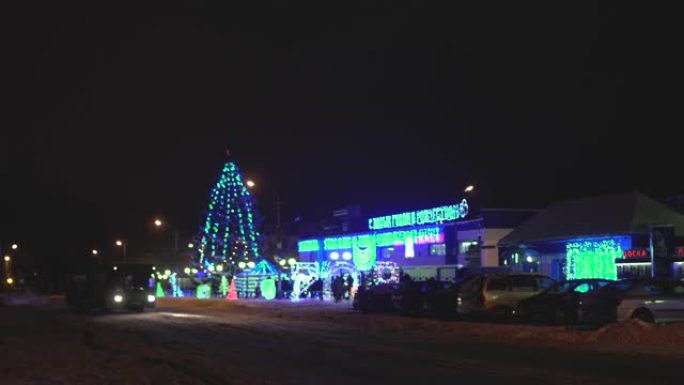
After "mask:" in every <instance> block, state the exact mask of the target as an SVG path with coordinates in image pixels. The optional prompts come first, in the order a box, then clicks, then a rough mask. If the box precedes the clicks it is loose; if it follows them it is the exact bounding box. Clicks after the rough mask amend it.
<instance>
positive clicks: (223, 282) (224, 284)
mask: <svg viewBox="0 0 684 385" xmlns="http://www.w3.org/2000/svg"><path fill="white" fill-rule="evenodd" d="M219 291H220V292H221V295H222V296H224V297H225V296H226V295H228V278H226V276H225V275H223V276H221V285H220V286H219Z"/></svg>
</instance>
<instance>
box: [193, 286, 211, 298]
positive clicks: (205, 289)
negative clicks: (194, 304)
mask: <svg viewBox="0 0 684 385" xmlns="http://www.w3.org/2000/svg"><path fill="white" fill-rule="evenodd" d="M196 295H197V298H199V299H209V298H211V283H204V284H202V285H199V286H197V292H196Z"/></svg>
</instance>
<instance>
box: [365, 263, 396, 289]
mask: <svg viewBox="0 0 684 385" xmlns="http://www.w3.org/2000/svg"><path fill="white" fill-rule="evenodd" d="M400 272H401V269H400V268H399V265H398V264H396V263H395V262H388V261H379V262H378V263H377V265H376V266H375V269H374V270H373V277H372V278H373V281H374V282H375V283H376V284H382V283H399V275H400Z"/></svg>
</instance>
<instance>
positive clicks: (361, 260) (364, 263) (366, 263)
mask: <svg viewBox="0 0 684 385" xmlns="http://www.w3.org/2000/svg"><path fill="white" fill-rule="evenodd" d="M353 245H354V248H353V249H352V258H353V260H354V265H356V268H357V269H359V270H360V271H368V270H370V269H372V268H373V266H375V259H376V257H377V255H376V254H377V246H376V244H375V236H374V235H373V234H367V235H357V236H355V237H354V238H353Z"/></svg>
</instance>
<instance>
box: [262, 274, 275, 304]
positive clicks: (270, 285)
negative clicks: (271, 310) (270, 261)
mask: <svg viewBox="0 0 684 385" xmlns="http://www.w3.org/2000/svg"><path fill="white" fill-rule="evenodd" d="M259 288H260V289H261V296H262V297H264V299H267V300H272V299H273V298H275V297H276V292H277V289H276V284H275V281H274V280H273V278H266V279H264V280H262V281H261V283H260V284H259Z"/></svg>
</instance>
